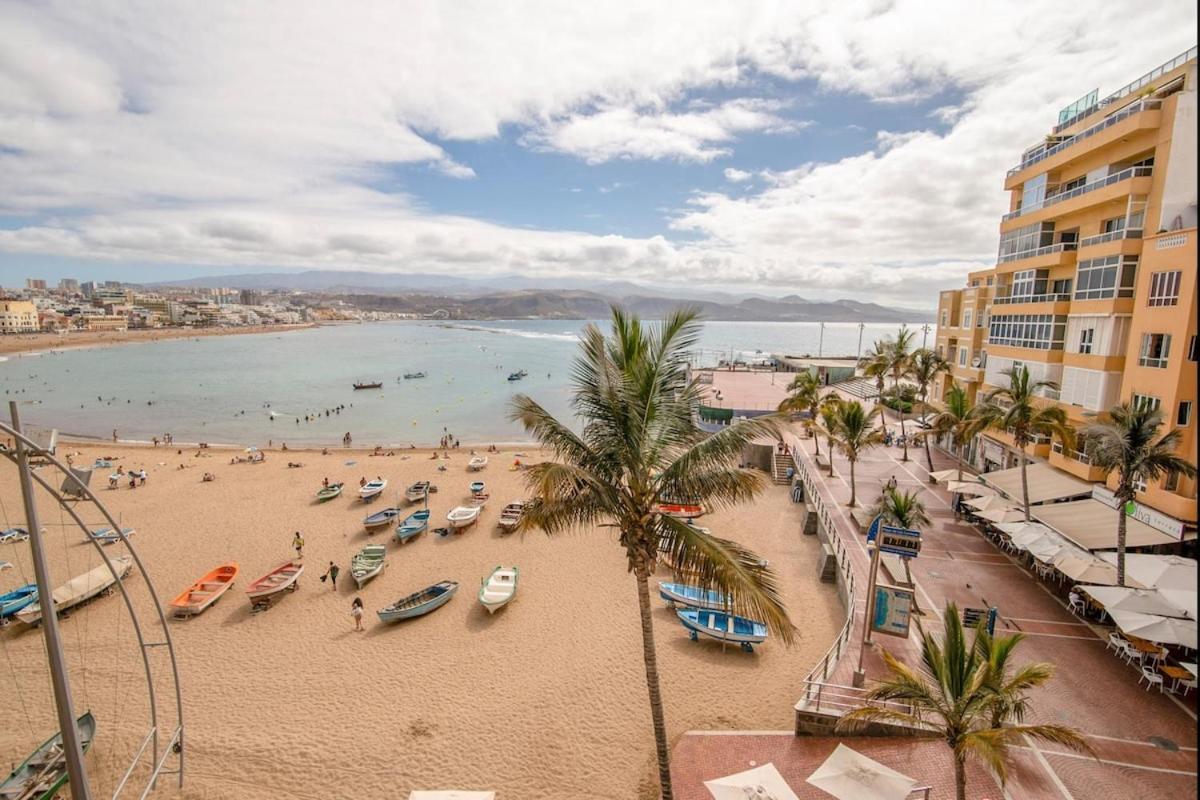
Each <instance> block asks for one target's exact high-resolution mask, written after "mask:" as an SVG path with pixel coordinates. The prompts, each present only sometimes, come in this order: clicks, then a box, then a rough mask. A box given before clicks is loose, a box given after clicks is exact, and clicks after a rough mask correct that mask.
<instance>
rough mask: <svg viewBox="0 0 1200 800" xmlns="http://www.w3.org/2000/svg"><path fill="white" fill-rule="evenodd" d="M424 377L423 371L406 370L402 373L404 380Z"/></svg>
mask: <svg viewBox="0 0 1200 800" xmlns="http://www.w3.org/2000/svg"><path fill="white" fill-rule="evenodd" d="M424 377H425V373H424V372H406V373H404V380H406V381H411V380H416V379H418V378H424Z"/></svg>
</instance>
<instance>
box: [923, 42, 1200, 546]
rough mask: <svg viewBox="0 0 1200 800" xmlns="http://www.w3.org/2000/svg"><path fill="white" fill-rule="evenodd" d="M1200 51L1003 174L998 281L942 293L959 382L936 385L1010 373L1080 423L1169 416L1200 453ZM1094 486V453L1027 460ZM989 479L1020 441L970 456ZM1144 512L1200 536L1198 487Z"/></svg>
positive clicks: (945, 343)
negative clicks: (1116, 408) (1151, 412)
mask: <svg viewBox="0 0 1200 800" xmlns="http://www.w3.org/2000/svg"><path fill="white" fill-rule="evenodd" d="M1196 55H1197V51H1196V48H1192V49H1191V50H1189V51H1188V52H1186V53H1184V54H1182V55H1180V56H1178V57H1176V58H1174V59H1172V60H1171V61H1168V62H1167V63H1165V64H1163V65H1161V66H1159V67H1157V68H1156V69H1154V70H1152V71H1150V72H1149V73H1147V74H1146V75H1143V76H1142V77H1140V78H1138V79H1137V80H1135V81H1133V82H1131V83H1130V84H1128V85H1127V86H1125V87H1122V88H1121V89H1120V90H1118V91H1116V92H1114V93H1112V94H1110V95H1108V96H1107V97H1105V98H1103V99H1100V98H1099V93H1098V92H1095V91H1093V92H1090V93H1088V94H1087V95H1085V96H1084V97H1083V98H1081V99H1080V100H1079V101H1077V102H1076V103H1073V104H1071V105H1070V106H1068V107H1067V108H1065V109H1063V110H1062V112H1060V114H1059V119H1058V123H1057V124H1056V125H1055V126H1054V127H1053V128H1052V129H1051V130H1050V132H1049V134H1048V135H1047V136H1046V137H1045V138H1044V140H1043V141H1040V142H1038V143H1036V144H1035V145H1033V146H1032V147H1030V148H1028V149H1027V150H1026V151H1025V152H1024V153H1023V154H1022V155H1021V158H1020V162H1019V163H1018V164H1017V165H1015V166H1014V167H1013V168H1012V169H1010V170H1008V174H1007V175H1006V176H1005V181H1004V188H1005V190H1006V191H1008V192H1009V194H1010V205H1009V209H1010V210H1009V212H1008V213H1007V214H1005V215H1004V216H1003V217H1002V218H1001V220H1000V246H999V252H998V254H997V258H996V266H995V267H994V268H992V269H989V270H983V271H981V272H975V273H971V274H970V276H969V277H968V285H967V286H966V287H965V288H963V289H955V290H950V291H945V292H942V293H941V296H940V298H939V303H938V333H937V339H936V346H937V348H938V349H939V351H940V352H942V354H943V356H944V357H946V358H947V359H948V360H949V361H950V362H951V364H952V366H953V371H952V372H951V373H950V375H949V376H946V377H945V378H943V379H942V380H940V381H939V382H938V383H937V384H935V391H934V396H935V397H937V398H943V397H944V396H945V393H946V391H947V390H948V389H949V387H950V386H951V385H958V386H961V387H963V388H964V389H966V391H967V392H968V394H969V395H971V396H972V398H975V397H977V396H980V395H982V394H986V392H987V391H988V390H990V389H992V388H995V387H997V386H1000V385H1004V384H1005V383H1006V378H1005V377H1004V376H1003V375H1002V374H1001V373H1002V372H1003V371H1004V370H1006V369H1010V368H1012V367H1014V366H1024V367H1026V368H1028V369H1029V372H1030V376H1031V377H1032V378H1033V379H1035V380H1047V381H1053V382H1054V383H1055V384H1057V385H1058V386H1059V389H1057V390H1049V389H1047V390H1045V391H1044V392H1043V394H1044V396H1045V398H1046V400H1047V401H1048V402H1056V403H1058V404H1060V405H1061V406H1062V407H1063V408H1064V409H1065V410H1066V411H1067V413H1068V415H1069V417H1070V419H1071V421H1072V422H1074V423H1076V424H1085V423H1086V422H1088V421H1090V419H1091V418H1092V417H1093V416H1094V415H1095V414H1096V413H1097V412H1100V411H1103V410H1105V409H1107V408H1109V407H1111V406H1112V405H1113V404H1115V403H1117V402H1122V401H1125V402H1134V403H1139V404H1143V405H1151V406H1155V407H1159V408H1162V409H1163V412H1164V416H1165V418H1166V421H1167V423H1168V424H1169V425H1170V426H1171V427H1178V428H1180V429H1181V430H1182V431H1183V440H1182V443H1181V454H1182V455H1184V456H1185V457H1187V458H1189V459H1190V460H1191V461H1192V462H1193V463H1195V462H1196V456H1197V439H1196V433H1195V429H1196V424H1197V423H1196V420H1195V414H1196V379H1197V372H1196V328H1197V312H1196V291H1197V286H1196V275H1197V262H1196V257H1197V250H1196V237H1197V229H1196V226H1197V179H1196V168H1197V163H1196V160H1197V136H1196V125H1197V107H1196V106H1197V96H1196V81H1197V69H1196V66H1197V62H1196ZM1031 454H1032V455H1033V456H1034V457H1036V458H1039V459H1046V460H1047V461H1048V462H1049V463H1050V464H1051V465H1052V466H1054V467H1057V468H1059V469H1061V470H1064V471H1066V472H1069V473H1071V474H1073V475H1075V476H1076V477H1079V478H1082V479H1084V480H1089V481H1098V480H1100V479H1101V478H1102V474H1101V472H1100V471H1099V470H1098V469H1097V468H1095V467H1093V466H1092V465H1091V464H1090V463H1089V459H1088V457H1087V452H1086V443H1084V444H1081V445H1080V449H1079V450H1075V451H1069V452H1065V451H1064V450H1063V448H1062V447H1061V446H1060V445H1059V444H1057V443H1053V444H1052V443H1051V442H1049V441H1043V442H1039V443H1037V444H1036V445H1035V446H1034V447H1033V449H1032V453H1031ZM971 458H972V459H973V460H974V461H975V463H976V464H977V466H979V467H980V468H983V469H987V470H992V469H1002V468H1007V467H1010V466H1013V465H1014V464H1015V463H1016V455H1015V449H1014V448H1013V443H1012V439H1011V437H1010V436H1008V435H1007V434H1005V433H1003V432H989V433H987V434H986V435H985V436H983V437H981V439H980V441H978V442H977V444H976V447H975V448H973V449H972V453H971ZM1138 502H1139V504H1145V505H1148V506H1150V507H1152V508H1154V509H1157V510H1158V511H1159V512H1161V513H1163V514H1167V515H1169V516H1171V517H1173V518H1174V519H1175V520H1179V521H1182V522H1183V523H1185V524H1187V525H1188V526H1191V527H1194V525H1195V522H1196V482H1195V481H1189V480H1187V479H1178V480H1171V481H1160V482H1158V484H1157V485H1151V486H1146V487H1144V488H1143V490H1142V491H1141V492H1140V493H1139V496H1138Z"/></svg>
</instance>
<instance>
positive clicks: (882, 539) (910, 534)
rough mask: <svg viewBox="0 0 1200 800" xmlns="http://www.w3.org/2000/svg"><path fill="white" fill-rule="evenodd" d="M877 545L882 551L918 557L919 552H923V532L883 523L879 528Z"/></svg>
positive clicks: (905, 556) (904, 556)
mask: <svg viewBox="0 0 1200 800" xmlns="http://www.w3.org/2000/svg"><path fill="white" fill-rule="evenodd" d="M876 546H877V547H878V548H879V550H880V552H882V553H891V554H893V555H897V556H900V557H902V558H916V557H917V553H919V552H921V532H920V531H910V530H908V529H906V528H896V527H893V526H891V525H882V526H880V528H879V536H878V541H877V542H876Z"/></svg>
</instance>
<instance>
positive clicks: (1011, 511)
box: [976, 506, 1025, 525]
mask: <svg viewBox="0 0 1200 800" xmlns="http://www.w3.org/2000/svg"><path fill="white" fill-rule="evenodd" d="M976 516H977V517H979V518H980V519H986V520H987V521H988V522H993V523H996V524H997V525H999V524H1000V523H1002V522H1020V521H1022V520H1024V519H1025V512H1024V511H1021V510H1020V509H1017V508H1013V507H1012V506H997V507H994V508H989V509H988V510H987V511H980V512H979V513H978V514H976Z"/></svg>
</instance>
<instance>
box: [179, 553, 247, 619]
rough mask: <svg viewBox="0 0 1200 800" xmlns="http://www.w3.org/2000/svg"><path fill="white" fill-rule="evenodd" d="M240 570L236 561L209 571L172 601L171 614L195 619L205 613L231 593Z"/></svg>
mask: <svg viewBox="0 0 1200 800" xmlns="http://www.w3.org/2000/svg"><path fill="white" fill-rule="evenodd" d="M240 569H241V568H240V567H239V566H238V564H237V562H236V561H230V562H229V563H227V564H222V565H221V566H219V567H216V568H214V569H211V570H209V571H208V572H207V573H205V575H204V577H202V578H201V579H200V580H198V581H196V582H195V583H193V584H192V585H191V586H189V587H188V588H187V589H185V590H184V591H183V592H182V593H181V594H180V595H179V596H178V597H176V598H175V599H174V600H172V601H171V613H172V614H173V615H174V616H176V617H194V616H196V615H197V614H201V613H203V612H204V611H205V610H206V609H207V608H208V607H209V606H211V605H213V604H214V603H216V602H217V601H218V600H220V599H221V597H223V596H224V594H225V593H226V592H227V591H229V587H231V586H233V581H234V579H236V578H237V576H238V572H239V571H240Z"/></svg>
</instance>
